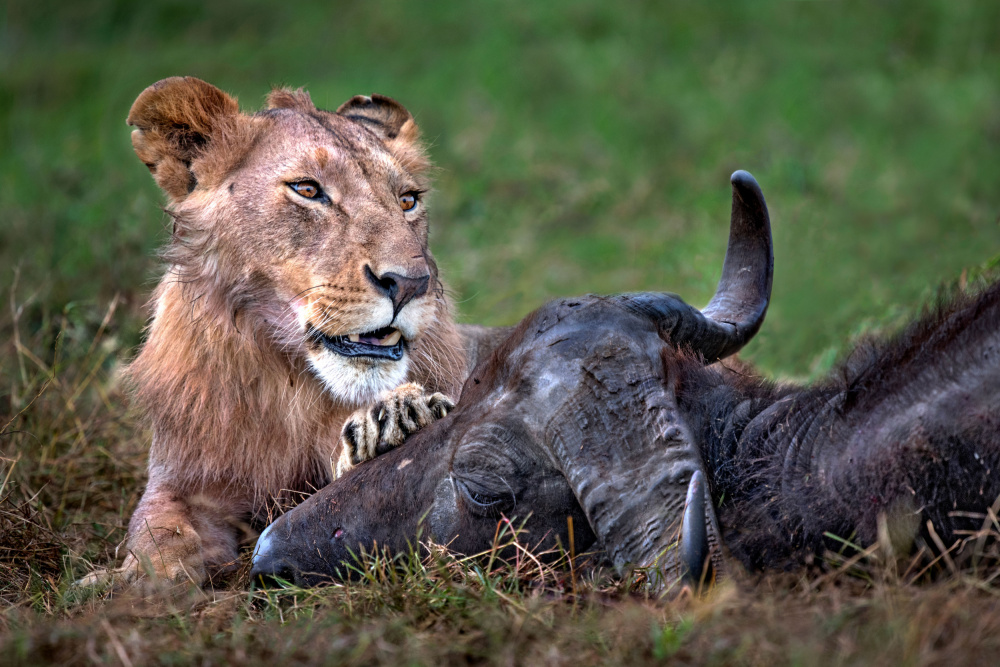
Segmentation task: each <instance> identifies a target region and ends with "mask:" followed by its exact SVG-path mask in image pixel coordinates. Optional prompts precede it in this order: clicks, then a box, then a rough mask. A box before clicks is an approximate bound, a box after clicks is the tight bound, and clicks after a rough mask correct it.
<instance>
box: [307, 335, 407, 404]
mask: <svg viewBox="0 0 1000 667" xmlns="http://www.w3.org/2000/svg"><path fill="white" fill-rule="evenodd" d="M308 356H309V365H310V366H311V367H312V369H313V372H314V373H315V374H316V377H318V378H319V379H320V381H321V382H322V383H323V386H324V387H325V388H326V390H327V391H328V392H330V394H331V395H332V396H333V397H334V398H335V399H336V400H337V401H338V402H341V403H344V404H345V405H348V406H351V407H362V406H365V405H369V404H371V403H372V402H374V401H375V399H376V398H377V397H378V395H379V394H381V393H382V392H384V391H388V390H389V389H393V388H395V387H398V386H399V385H401V384H402V383H403V382H405V381H406V373H407V371H408V370H409V368H410V359H409V356H408V355H406V354H402V355H401V356H400V358H399V359H391V358H376V357H370V356H356V357H349V356H344V355H341V354H337V353H336V352H333V351H331V350H327V349H324V350H321V351H319V352H315V353H310V354H309V355H308Z"/></svg>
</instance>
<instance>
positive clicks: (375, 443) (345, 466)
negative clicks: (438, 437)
mask: <svg viewBox="0 0 1000 667" xmlns="http://www.w3.org/2000/svg"><path fill="white" fill-rule="evenodd" d="M454 407H455V403H454V402H453V401H452V400H451V399H450V398H448V397H447V396H445V395H444V394H441V393H437V392H435V393H433V394H428V393H427V392H426V391H424V388H423V387H421V386H420V385H419V384H416V383H414V382H408V383H406V384H403V385H400V386H398V387H396V388H395V389H392V390H390V391H387V392H385V393H384V394H382V395H381V396H380V397H379V399H378V400H377V401H376V402H375V404H374V405H372V406H371V407H369V408H362V409H360V410H357V411H356V412H355V413H354V414H352V415H351V416H350V417H348V418H347V421H345V422H344V427H343V429H341V433H340V458H339V459H338V460H337V462H336V465H335V466H334V468H335V470H334V472H335V474H336V476H337V477H340V476H341V475H342V474H343V473H345V472H346V471H347V470H349V469H350V468H353V467H354V466H356V465H357V464H359V463H361V462H362V461H367V460H369V459H373V458H375V457H376V456H378V455H379V454H383V453H385V452H386V451H388V450H390V449H392V448H393V447H397V446H399V445H401V444H402V443H403V441H404V440H405V439H406V438H407V437H409V436H410V435H412V434H413V433H415V432H417V431H419V430H420V429H422V428H424V427H425V426H427V425H428V424H431V423H433V422H435V421H437V420H438V419H441V418H442V417H444V416H445V415H447V414H448V412H450V411H451V409H452V408H454Z"/></svg>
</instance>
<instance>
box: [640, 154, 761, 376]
mask: <svg viewBox="0 0 1000 667" xmlns="http://www.w3.org/2000/svg"><path fill="white" fill-rule="evenodd" d="M730 182H731V183H732V185H733V209H732V215H731V218H730V223H729V247H728V248H727V249H726V259H725V262H724V263H723V266H722V277H721V278H720V279H719V285H718V287H717V288H716V291H715V296H713V297H712V300H711V301H709V303H708V305H707V306H706V307H705V308H704V310H702V311H699V310H697V309H696V308H693V307H691V306H689V305H688V304H686V303H684V301H683V300H681V298H680V297H678V296H677V295H676V294H667V293H644V294H628V295H622V297H620V298H621V299H622V301H623V302H624V304H625V305H626V306H627V307H629V308H631V309H633V310H636V311H639V312H642V313H644V314H646V315H649V316H652V317H653V318H655V319H656V320H657V322H658V323H659V325H660V328H661V329H663V330H664V331H665V332H667V334H668V335H669V336H670V340H671V342H672V343H673V344H674V345H677V346H688V347H690V348H691V349H693V350H695V351H697V352H700V353H701V354H702V355H703V356H704V357H705V359H706V360H707V361H710V362H711V361H716V360H718V359H722V358H724V357H727V356H729V355H731V354H735V353H736V352H738V351H739V349H740V348H741V347H743V346H744V345H746V343H747V342H748V341H749V340H750V339H751V338H752V337H753V336H754V334H756V333H757V330H758V329H760V325H761V323H762V322H763V321H764V315H765V314H766V313H767V305H768V302H769V301H770V299H771V279H772V276H773V273H774V251H773V248H772V246H771V222H770V219H769V217H768V214H767V204H766V203H765V202H764V194H763V193H762V192H761V190H760V186H759V185H757V181H756V180H755V179H754V177H753V176H751V175H750V174H749V173H748V172H746V171H742V170H740V171H737V172H735V173H733V175H732V176H731V177H730Z"/></svg>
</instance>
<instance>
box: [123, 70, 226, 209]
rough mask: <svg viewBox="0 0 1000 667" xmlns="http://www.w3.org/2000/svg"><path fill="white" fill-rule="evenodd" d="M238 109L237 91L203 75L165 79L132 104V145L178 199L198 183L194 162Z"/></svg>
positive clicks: (150, 169) (172, 196) (129, 118)
mask: <svg viewBox="0 0 1000 667" xmlns="http://www.w3.org/2000/svg"><path fill="white" fill-rule="evenodd" d="M239 112H240V109H239V104H238V103H237V102H236V100H235V99H234V98H233V97H230V96H229V95H227V94H226V93H224V92H222V91H221V90H219V89H218V88H216V87H215V86H213V85H211V84H208V83H205V82H204V81H202V80H200V79H196V78H194V77H190V76H185V77H179V76H175V77H171V78H169V79H163V80H162V81H158V82H156V83H154V84H153V85H152V86H150V87H149V88H147V89H146V90H144V91H142V94H141V95H139V97H138V98H136V100H135V103H134V104H132V109H131V110H130V111H129V114H128V124H129V125H131V126H133V127H135V128H136V129H135V130H133V131H132V146H133V147H134V148H135V153H136V155H138V156H139V159H140V160H142V161H143V162H144V163H145V164H146V166H147V167H149V171H150V173H152V174H153V178H154V179H156V183H157V184H158V185H159V186H160V188H162V189H163V191H164V192H165V193H166V194H167V196H169V197H170V198H171V199H173V200H178V199H181V198H183V197H185V196H186V195H187V194H188V193H189V192H191V190H193V189H194V186H195V185H196V184H197V180H196V179H195V176H194V174H193V173H192V171H191V163H192V162H193V161H194V160H195V159H196V158H197V157H199V156H200V155H201V154H202V153H203V152H204V151H205V149H206V147H207V146H208V145H209V144H211V142H212V140H213V139H214V138H217V137H218V135H219V134H220V133H221V132H222V131H223V128H224V127H225V126H226V125H229V124H230V123H231V121H232V120H233V119H235V118H236V117H237V116H239Z"/></svg>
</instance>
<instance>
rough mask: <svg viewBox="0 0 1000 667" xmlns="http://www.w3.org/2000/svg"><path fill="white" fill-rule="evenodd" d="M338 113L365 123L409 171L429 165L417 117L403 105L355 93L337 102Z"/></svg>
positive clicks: (389, 98) (381, 96)
mask: <svg viewBox="0 0 1000 667" xmlns="http://www.w3.org/2000/svg"><path fill="white" fill-rule="evenodd" d="M337 114H338V115H340V116H343V117H344V118H347V119H349V120H353V121H355V122H357V123H361V124H362V125H364V126H365V127H366V128H367V129H368V130H369V131H371V132H372V133H374V134H375V136H377V137H378V138H379V139H381V140H382V143H383V144H385V146H386V148H388V149H389V151H390V152H391V153H393V155H395V156H396V158H397V159H399V160H400V161H401V162H402V163H403V166H404V167H406V168H407V169H409V170H410V171H413V172H420V171H423V170H425V169H427V168H428V167H429V166H430V164H429V163H428V162H427V158H426V157H425V155H424V149H423V146H422V145H421V143H420V130H419V128H418V127H417V123H416V121H414V120H413V116H412V115H411V114H410V112H409V111H407V110H406V107H404V106H403V105H402V104H400V103H399V102H397V101H396V100H394V99H392V98H391V97H386V96H385V95H372V96H371V97H368V96H367V95H355V96H354V97H352V98H351V99H349V100H347V101H346V102H344V103H343V104H341V105H340V107H339V108H338V109H337Z"/></svg>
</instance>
